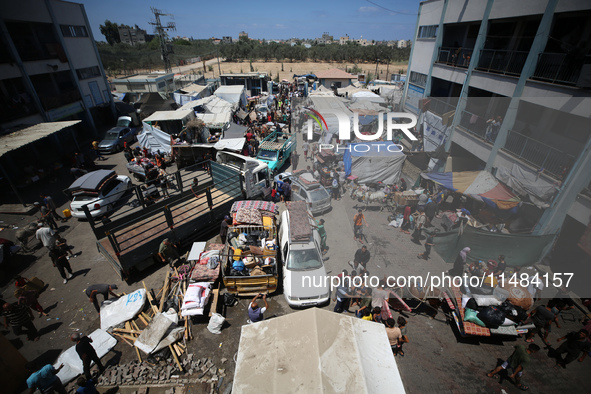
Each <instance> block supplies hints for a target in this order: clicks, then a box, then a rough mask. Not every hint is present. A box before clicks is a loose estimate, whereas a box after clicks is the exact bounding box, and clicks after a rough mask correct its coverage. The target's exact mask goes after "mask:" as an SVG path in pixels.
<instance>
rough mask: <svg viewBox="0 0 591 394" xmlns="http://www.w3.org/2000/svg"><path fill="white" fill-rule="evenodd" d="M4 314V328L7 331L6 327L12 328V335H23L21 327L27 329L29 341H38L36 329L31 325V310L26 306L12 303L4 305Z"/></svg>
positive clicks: (32, 317)
mask: <svg viewBox="0 0 591 394" xmlns="http://www.w3.org/2000/svg"><path fill="white" fill-rule="evenodd" d="M3 309H4V312H3V313H2V315H3V316H4V328H5V329H8V325H9V324H10V326H11V327H12V331H13V332H14V335H17V336H18V335H21V334H22V333H23V327H24V328H26V329H27V338H28V339H29V341H35V342H36V341H38V340H39V333H38V332H37V328H35V325H34V324H33V319H34V318H35V317H34V316H33V312H31V308H29V307H28V306H26V305H22V304H18V303H16V302H15V303H14V304H9V303H5V304H4V305H3Z"/></svg>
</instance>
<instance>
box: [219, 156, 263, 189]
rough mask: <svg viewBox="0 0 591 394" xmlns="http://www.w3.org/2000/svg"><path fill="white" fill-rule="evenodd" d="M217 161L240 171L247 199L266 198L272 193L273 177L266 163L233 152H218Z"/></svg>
mask: <svg viewBox="0 0 591 394" xmlns="http://www.w3.org/2000/svg"><path fill="white" fill-rule="evenodd" d="M216 161H217V163H218V164H221V165H223V166H228V167H230V168H233V169H235V170H238V171H240V176H241V179H242V194H243V197H244V198H245V199H257V198H259V199H265V197H267V196H268V195H269V194H270V191H271V188H270V186H271V178H270V175H269V167H268V166H267V164H266V163H264V162H262V161H260V160H257V159H254V158H251V157H247V156H243V155H239V154H237V153H232V152H218V153H217V155H216Z"/></svg>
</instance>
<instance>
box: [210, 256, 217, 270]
mask: <svg viewBox="0 0 591 394" xmlns="http://www.w3.org/2000/svg"><path fill="white" fill-rule="evenodd" d="M219 263H220V258H219V257H218V256H211V257H210V258H209V261H207V268H209V269H210V270H213V269H216V268H217V267H218V264H219Z"/></svg>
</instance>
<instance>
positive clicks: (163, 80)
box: [111, 73, 176, 95]
mask: <svg viewBox="0 0 591 394" xmlns="http://www.w3.org/2000/svg"><path fill="white" fill-rule="evenodd" d="M111 84H112V86H113V89H114V90H116V91H117V92H118V93H162V94H166V95H168V94H169V93H171V92H173V91H175V90H176V87H175V84H174V73H170V74H165V73H152V74H134V75H129V76H127V77H123V78H116V79H113V80H112V81H111Z"/></svg>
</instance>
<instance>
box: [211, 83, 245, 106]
mask: <svg viewBox="0 0 591 394" xmlns="http://www.w3.org/2000/svg"><path fill="white" fill-rule="evenodd" d="M213 94H214V95H215V96H217V97H219V98H221V99H224V100H226V101H228V102H230V103H237V104H238V105H239V106H241V107H243V108H246V90H245V89H244V86H239V85H235V86H220V87H219V88H218V89H217V90H216V91H215V92H213Z"/></svg>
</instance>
